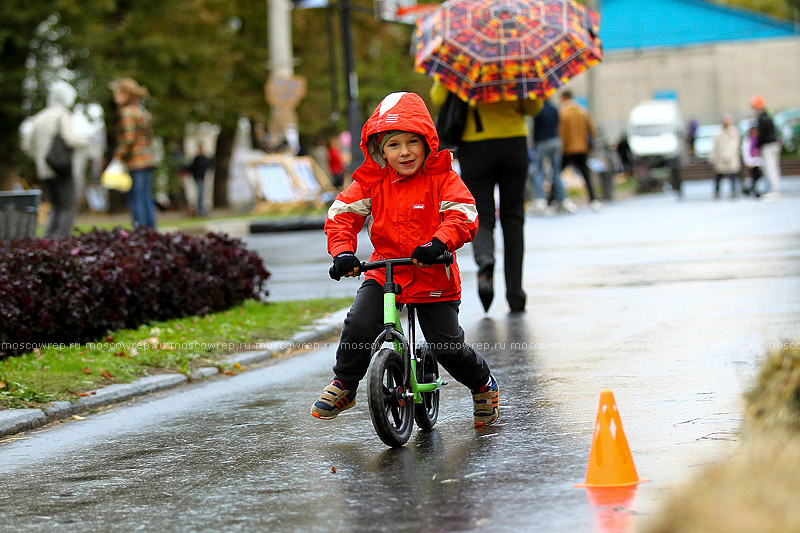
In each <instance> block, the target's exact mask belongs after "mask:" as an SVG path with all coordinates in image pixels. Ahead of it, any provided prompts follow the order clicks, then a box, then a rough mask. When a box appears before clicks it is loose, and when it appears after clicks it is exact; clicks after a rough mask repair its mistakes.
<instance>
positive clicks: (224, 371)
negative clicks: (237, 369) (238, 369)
mask: <svg viewBox="0 0 800 533" xmlns="http://www.w3.org/2000/svg"><path fill="white" fill-rule="evenodd" d="M222 373H223V374H225V375H226V376H233V375H234V373H233V372H231V371H230V370H223V371H222Z"/></svg>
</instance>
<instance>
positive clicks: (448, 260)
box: [328, 250, 453, 281]
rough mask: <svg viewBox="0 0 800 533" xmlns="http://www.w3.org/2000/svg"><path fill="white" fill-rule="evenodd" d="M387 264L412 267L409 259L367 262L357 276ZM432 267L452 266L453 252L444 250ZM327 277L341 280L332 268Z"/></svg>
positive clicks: (399, 258) (362, 265) (359, 269)
mask: <svg viewBox="0 0 800 533" xmlns="http://www.w3.org/2000/svg"><path fill="white" fill-rule="evenodd" d="M387 264H391V265H393V266H407V265H413V264H414V263H413V262H412V261H411V258H410V257H398V258H390V259H381V260H380V261H369V262H363V261H362V263H361V266H360V267H359V268H358V272H359V274H360V273H362V272H366V271H368V270H377V269H379V268H385V267H386V265H387ZM431 264H432V265H452V264H453V252H451V251H449V250H445V251H444V252H442V255H440V256H439V257H437V258H436V259H435V260H434V261H433V263H431ZM328 275H329V276H330V277H331V279H334V280H336V281H339V280H340V279H342V278H337V277H335V276H334V275H333V266H331V268H330V269H329V270H328Z"/></svg>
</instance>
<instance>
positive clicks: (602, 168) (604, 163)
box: [586, 156, 614, 200]
mask: <svg viewBox="0 0 800 533" xmlns="http://www.w3.org/2000/svg"><path fill="white" fill-rule="evenodd" d="M586 164H587V165H588V166H589V168H590V169H592V170H594V171H595V172H596V173H597V175H598V176H600V183H601V184H602V186H603V200H612V199H613V198H614V173H613V172H611V163H609V161H608V160H607V159H606V158H604V157H602V156H594V157H590V158H589V159H588V160H587V161H586Z"/></svg>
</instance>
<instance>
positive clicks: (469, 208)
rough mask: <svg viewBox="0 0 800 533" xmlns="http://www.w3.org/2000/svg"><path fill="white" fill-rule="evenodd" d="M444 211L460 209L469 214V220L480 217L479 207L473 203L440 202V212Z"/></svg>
mask: <svg viewBox="0 0 800 533" xmlns="http://www.w3.org/2000/svg"><path fill="white" fill-rule="evenodd" d="M443 211H460V212H461V213H464V214H465V215H466V216H467V220H468V221H469V222H475V219H477V218H478V208H477V207H475V206H474V205H473V204H465V203H462V202H439V212H440V213H441V212H443Z"/></svg>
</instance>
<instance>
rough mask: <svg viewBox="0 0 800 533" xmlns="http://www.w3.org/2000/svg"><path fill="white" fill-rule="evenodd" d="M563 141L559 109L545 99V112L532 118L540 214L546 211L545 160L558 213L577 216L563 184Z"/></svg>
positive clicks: (535, 189)
mask: <svg viewBox="0 0 800 533" xmlns="http://www.w3.org/2000/svg"><path fill="white" fill-rule="evenodd" d="M561 152H562V142H561V137H560V136H559V134H558V109H556V107H555V106H554V105H553V104H552V103H551V102H550V100H545V101H544V104H543V105H542V110H541V111H540V112H539V114H537V115H536V116H535V117H534V118H533V161H532V163H533V165H532V166H533V211H534V213H535V214H537V215H543V214H545V213H546V212H547V204H548V201H547V198H546V197H545V194H544V177H545V161H548V162H549V166H550V169H551V172H552V180H551V182H550V183H551V186H550V197H551V198H552V199H553V201H554V204H553V207H554V208H555V210H556V211H564V212H567V213H575V212H576V211H577V210H578V208H577V207H575V204H574V203H572V201H571V200H570V199H569V198H567V194H566V190H565V188H564V182H563V181H561Z"/></svg>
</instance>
